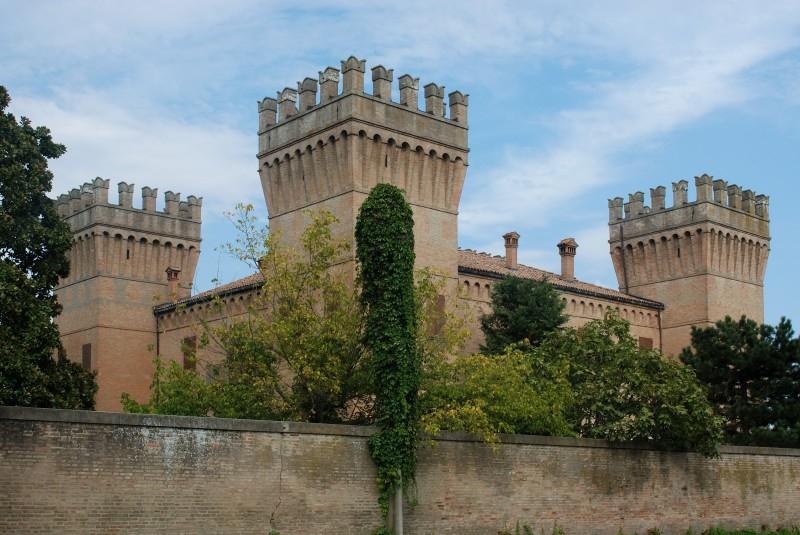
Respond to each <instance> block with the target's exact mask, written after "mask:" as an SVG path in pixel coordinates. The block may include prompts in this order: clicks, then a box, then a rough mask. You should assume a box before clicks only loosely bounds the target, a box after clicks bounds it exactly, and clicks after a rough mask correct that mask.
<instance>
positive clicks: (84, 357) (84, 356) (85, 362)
mask: <svg viewBox="0 0 800 535" xmlns="http://www.w3.org/2000/svg"><path fill="white" fill-rule="evenodd" d="M81 366H83V369H84V370H86V371H87V372H90V371H92V344H83V347H81Z"/></svg>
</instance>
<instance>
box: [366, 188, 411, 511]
mask: <svg viewBox="0 0 800 535" xmlns="http://www.w3.org/2000/svg"><path fill="white" fill-rule="evenodd" d="M355 234H356V244H357V251H356V256H357V259H358V263H359V281H360V285H361V296H360V299H361V304H362V306H363V307H364V312H365V331H364V344H365V346H366V347H367V349H369V351H370V352H371V354H372V367H373V368H372V377H373V380H374V383H375V384H374V388H375V390H374V391H375V421H376V424H377V426H378V428H379V431H378V432H377V433H376V434H374V435H372V437H370V440H369V450H370V454H371V456H372V459H373V461H374V462H375V465H376V467H377V472H378V486H379V488H380V498H379V503H380V506H381V511H382V512H383V514H384V515H386V514H387V512H388V503H389V497H390V496H391V495H392V493H393V492H395V491H396V489H397V488H398V486H401V487H402V488H403V489H406V490H407V489H408V488H409V487H410V485H411V484H412V483H413V480H414V471H415V469H416V460H417V459H416V445H417V430H418V428H419V411H418V408H417V395H418V391H419V385H420V355H419V351H418V349H417V343H416V312H415V305H414V220H413V217H412V213H411V207H410V206H409V205H408V203H407V202H406V200H405V198H404V197H403V192H402V191H401V190H400V189H398V188H396V187H395V186H392V185H390V184H378V185H377V186H376V187H375V188H373V189H372V192H371V193H370V194H369V196H368V197H367V199H366V200H365V201H364V204H363V205H362V206H361V210H360V211H359V215H358V220H357V222H356V232H355Z"/></svg>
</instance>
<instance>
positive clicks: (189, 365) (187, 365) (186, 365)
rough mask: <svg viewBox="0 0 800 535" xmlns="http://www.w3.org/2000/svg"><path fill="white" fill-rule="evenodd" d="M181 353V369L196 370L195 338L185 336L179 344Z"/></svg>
mask: <svg viewBox="0 0 800 535" xmlns="http://www.w3.org/2000/svg"><path fill="white" fill-rule="evenodd" d="M181 352H182V353H183V369H184V370H195V369H196V368H197V337H196V336H187V337H186V338H184V339H183V342H181Z"/></svg>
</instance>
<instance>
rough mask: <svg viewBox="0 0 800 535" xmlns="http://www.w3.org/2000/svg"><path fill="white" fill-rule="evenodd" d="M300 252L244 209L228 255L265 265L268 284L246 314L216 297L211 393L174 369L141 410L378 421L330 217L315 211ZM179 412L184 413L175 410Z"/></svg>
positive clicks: (205, 335)
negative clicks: (338, 267)
mask: <svg viewBox="0 0 800 535" xmlns="http://www.w3.org/2000/svg"><path fill="white" fill-rule="evenodd" d="M309 215H310V224H309V226H308V227H307V228H306V230H305V231H304V233H303V235H302V237H301V243H302V250H300V251H292V250H289V249H287V248H285V247H283V246H282V245H281V244H280V240H279V237H278V236H277V235H275V234H270V235H267V234H266V233H265V232H261V231H260V230H257V229H256V228H255V222H256V220H255V216H253V208H252V206H240V207H239V212H238V220H237V228H238V230H239V238H238V239H237V242H235V243H234V244H232V245H231V246H230V247H229V248H228V250H229V252H231V253H233V254H235V255H236V256H237V257H239V258H240V259H242V260H245V261H251V262H252V263H253V264H255V265H257V266H258V267H259V270H260V272H261V274H262V276H263V279H264V283H263V285H262V287H261V289H260V292H259V293H258V294H257V295H256V296H255V297H254V299H253V300H252V302H251V303H250V305H249V306H248V307H247V310H246V311H244V313H241V312H240V313H238V314H237V313H236V312H234V311H232V310H229V309H228V307H227V305H226V304H225V303H224V302H223V301H222V300H221V299H220V298H219V297H217V298H216V299H215V303H214V304H215V306H214V307H213V312H214V317H213V318H210V319H209V320H207V321H206V322H204V324H203V329H202V334H201V345H202V346H203V347H204V348H205V349H206V350H207V351H208V352H209V353H217V354H218V355H219V362H218V363H216V364H214V363H208V362H203V363H201V365H202V366H204V367H206V368H207V370H208V372H209V374H210V375H211V376H212V381H211V384H210V385H209V386H208V388H205V387H203V383H204V382H205V380H204V379H201V378H200V377H199V376H198V374H196V373H195V372H194V371H191V370H182V369H180V368H179V367H178V366H177V365H174V364H171V365H168V366H166V367H162V368H160V369H161V371H162V377H161V378H159V380H158V381H156V382H154V384H153V387H152V388H151V400H150V402H149V403H148V404H145V405H139V404H136V403H133V402H131V400H130V399H129V398H128V399H127V402H126V405H125V406H126V409H127V410H131V411H136V412H158V413H172V414H175V413H181V414H199V415H206V414H213V415H215V416H220V417H234V418H254V419H286V420H298V421H309V422H329V423H342V422H348V423H357V422H365V421H369V419H370V417H371V404H372V401H371V390H370V389H371V382H370V379H369V375H368V370H367V368H366V355H367V354H366V352H365V351H364V349H363V346H362V344H361V338H362V332H363V329H362V316H361V314H360V308H359V305H358V302H357V298H356V295H355V293H354V292H353V288H352V285H350V284H348V283H347V281H346V279H345V276H344V274H342V273H338V272H337V271H336V270H335V269H331V267H332V266H333V265H334V264H335V263H336V262H337V260H339V259H340V258H341V256H342V255H343V254H345V253H346V252H347V249H348V247H347V245H346V244H345V243H344V242H341V241H337V240H334V239H333V237H332V235H331V225H332V224H333V223H334V221H335V219H334V217H333V216H332V215H331V214H330V213H328V212H320V213H313V214H309ZM170 411H176V412H170Z"/></svg>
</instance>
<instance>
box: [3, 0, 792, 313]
mask: <svg viewBox="0 0 800 535" xmlns="http://www.w3.org/2000/svg"><path fill="white" fill-rule="evenodd" d="M0 13H3V14H4V17H3V18H4V19H5V20H4V21H3V23H2V24H1V25H0V84H2V85H5V86H6V88H7V89H8V90H9V92H10V94H11V96H12V99H13V101H12V105H11V111H12V112H13V113H15V114H18V115H25V116H27V117H30V118H31V120H32V121H33V122H34V124H43V125H46V126H48V127H49V128H50V129H51V130H52V132H53V136H54V138H55V139H56V141H58V142H61V143H63V144H65V145H66V146H67V153H66V154H65V155H64V156H62V157H61V158H60V159H58V160H55V161H53V162H52V163H51V169H52V170H53V171H54V173H55V180H54V189H53V194H54V196H56V195H57V194H59V193H62V192H66V191H68V190H69V189H71V188H73V187H77V186H78V185H80V184H82V183H83V182H86V181H88V180H91V179H93V178H94V177H96V176H101V177H103V178H108V179H111V182H112V190H111V197H112V199H115V198H116V187H115V186H114V185H113V184H115V183H116V182H118V181H122V180H124V181H127V182H129V183H130V182H133V183H134V184H136V187H137V193H136V194H135V195H134V199H139V197H140V195H139V193H138V188H140V187H141V186H151V187H158V188H159V192H160V195H162V198H161V199H159V207H161V206H163V192H164V191H167V190H172V191H179V192H181V193H182V194H183V198H186V196H188V195H197V196H202V197H203V198H204V201H203V202H204V206H203V246H202V250H203V253H202V257H201V260H200V264H199V266H198V270H197V273H196V275H195V280H194V286H195V288H196V290H198V291H201V290H204V289H208V288H211V287H213V286H214V282H213V281H214V280H215V279H216V280H219V281H222V282H226V281H229V280H232V279H234V278H237V277H240V276H243V275H246V274H248V272H249V268H248V267H247V266H245V265H243V264H239V263H238V262H237V261H236V260H234V259H232V258H230V257H227V256H226V255H225V254H224V253H223V252H221V249H220V245H221V244H223V243H225V242H230V241H232V240H233V239H234V238H235V234H234V230H233V226H232V225H231V224H230V222H229V221H227V220H226V218H225V216H224V213H225V212H226V211H230V210H231V209H232V208H233V207H234V205H235V204H236V203H238V202H250V203H253V204H254V205H256V206H257V207H258V210H259V213H260V214H262V216H263V218H264V220H265V222H266V206H265V204H264V199H263V195H262V190H261V186H260V183H259V179H258V174H257V161H256V156H255V155H256V150H257V135H256V130H257V124H258V117H257V108H256V101H257V100H259V99H261V98H263V97H265V96H275V92H276V91H277V90H280V89H281V88H283V87H285V86H292V87H294V86H295V83H296V81H297V80H302V79H303V78H304V77H306V76H312V77H314V76H316V73H317V72H318V71H320V70H323V69H324V68H325V67H327V66H334V67H338V66H339V62H340V61H341V60H342V59H345V58H347V57H348V56H350V55H351V54H352V55H356V56H357V57H359V58H361V59H366V60H367V69H369V68H371V67H372V66H374V65H377V64H382V65H384V66H386V67H387V68H392V69H394V72H395V82H394V83H395V87H394V98H395V99H397V98H398V91H397V87H396V83H397V82H396V80H397V78H399V76H400V75H401V74H405V73H409V74H412V75H413V76H415V77H420V78H421V81H420V84H421V85H424V84H426V83H429V82H436V83H438V84H443V85H445V86H446V88H447V89H446V92H449V91H453V90H456V89H458V90H461V91H462V92H464V93H468V94H469V95H470V102H469V103H470V106H469V121H470V132H469V138H470V150H471V152H470V157H469V160H470V161H469V163H470V166H469V170H468V172H467V178H466V183H465V187H464V193H463V196H462V202H461V210H460V215H459V244H460V245H461V246H462V247H465V248H472V249H478V250H482V251H487V252H491V253H494V254H501V253H502V252H503V251H502V250H503V243H502V238H501V235H502V234H504V233H505V232H508V231H510V230H516V231H517V232H519V233H520V234H521V238H520V250H519V258H520V261H521V262H523V263H526V264H530V265H534V266H537V267H540V268H544V269H549V270H552V271H557V270H558V269H559V268H558V266H559V257H558V254H557V249H556V243H557V242H558V241H559V240H560V239H562V238H564V237H567V236H573V237H575V238H576V240H577V241H578V244H579V248H578V255H577V257H576V261H575V270H576V275H577V276H578V277H579V278H581V279H582V280H586V281H588V282H593V283H597V284H602V285H604V286H608V287H616V278H615V276H614V272H613V268H612V265H611V261H610V259H609V253H608V243H607V240H608V229H607V221H608V210H607V199H608V198H610V197H616V196H623V197H627V194H628V193H631V192H634V191H645V192H648V191H649V188H651V187H655V186H657V185H664V186H667V189H668V191H671V183H672V182H674V181H677V180H680V179H687V180H689V181H690V183H692V184H693V177H694V176H696V175H700V174H702V173H708V174H711V175H713V176H715V177H716V178H723V179H725V180H728V181H729V183H731V184H733V183H735V184H739V185H740V186H742V187H743V189H748V188H749V189H754V190H756V191H757V192H758V193H764V194H767V195H769V196H770V216H771V232H772V238H773V239H772V246H771V248H772V250H771V253H770V260H769V264H768V269H767V276H766V286H765V299H766V318H765V319H766V321H767V322H770V323H775V322H777V321H778V320H779V319H780V317H781V316H787V317H789V318H791V319H793V321H794V323H795V324H797V323H800V299H798V298H797V297H798V296H799V295H800V292H798V290H797V284H796V280H795V272H794V269H796V266H797V264H798V260H799V259H800V253H798V252H797V244H796V242H795V238H796V237H797V236H798V235H800V215H799V214H800V210H798V207H797V205H798V204H800V198H799V197H798V195H797V189H798V185H797V181H798V172H800V126H799V125H800V2H797V1H785V2H781V1H778V0H776V1H771V2H752V1H746V2H737V1H725V2H723V1H719V2H712V1H708V2H697V1H696V0H695V1H691V2H680V1H670V2H641V1H630V2H613V1H609V2H589V1H587V2H578V1H574V2H564V1H553V2H546V1H522V2H512V1H508V2H504V1H492V2H477V1H470V0H459V1H458V2H446V1H439V2H430V1H425V2H422V1H415V0H406V1H404V2H392V3H383V2H376V1H374V2H357V1H341V2H334V1H325V2H317V1H315V0H306V1H305V2H294V3H287V2H268V1H249V0H242V1H239V0H224V1H204V0H193V1H190V2H189V1H187V2H184V1H178V0H170V1H169V2H164V1H157V2H155V1H148V0H140V1H137V2H95V1H86V2H81V1H65V0H62V1H54V2H48V1H44V0H37V1H30V0H25V1H9V0H0ZM368 72H369V71H368ZM365 78H366V79H367V83H366V90H367V91H371V82H370V81H369V79H370V76H369V75H368V74H367V76H366V77H365ZM692 190H693V188H691V187H690V199H691V192H692ZM668 198H669V194H668ZM135 206H136V204H135Z"/></svg>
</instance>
